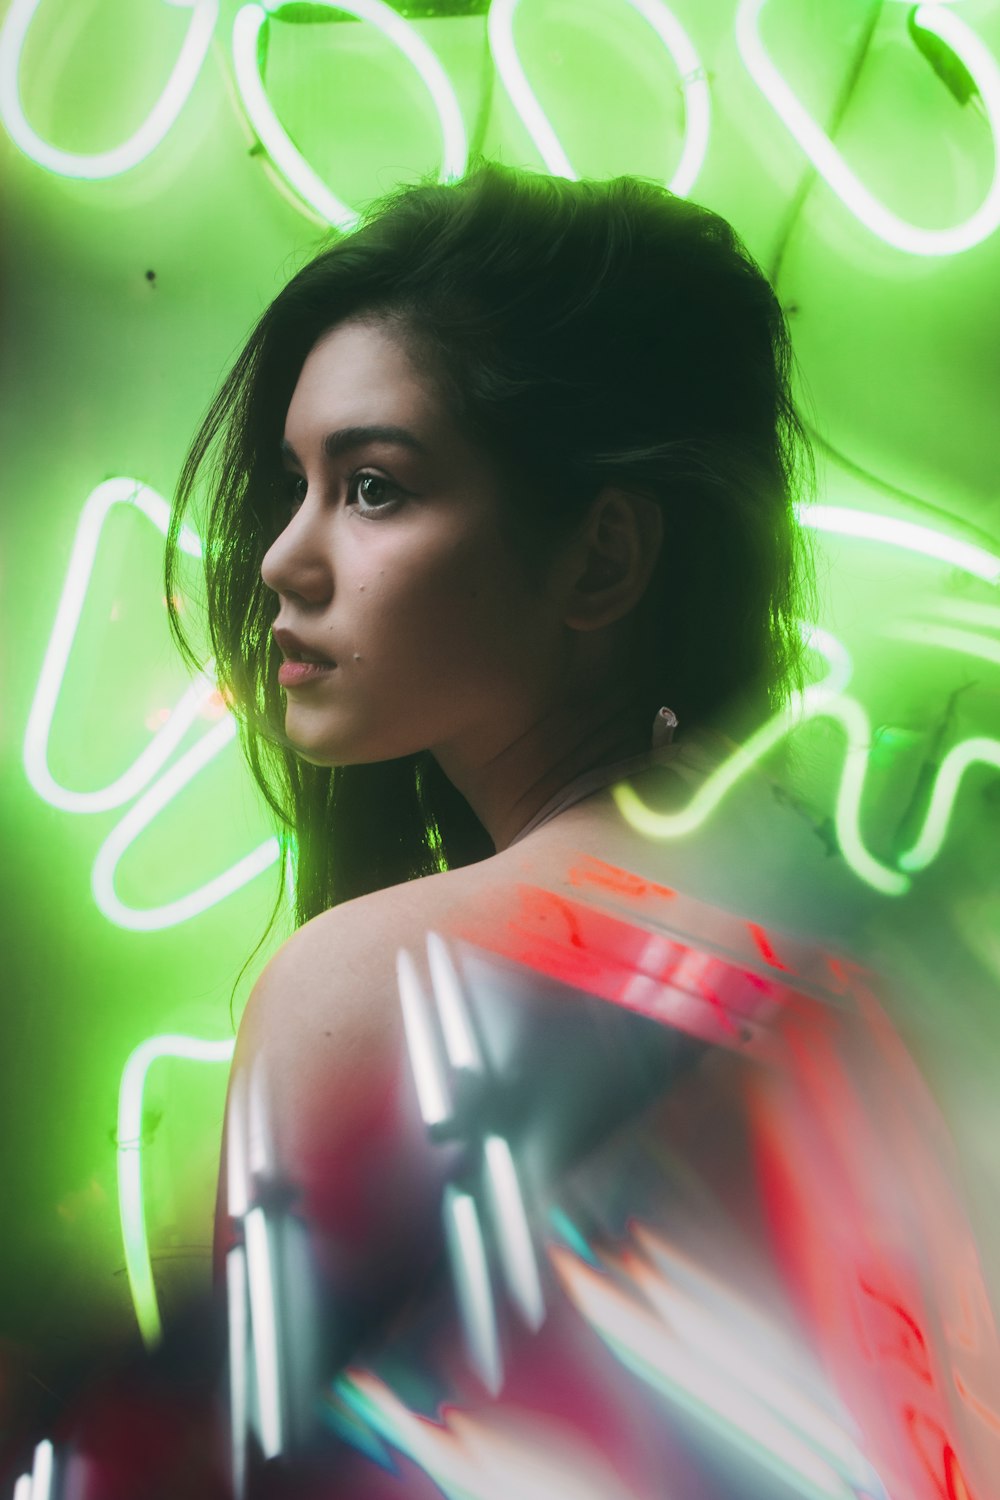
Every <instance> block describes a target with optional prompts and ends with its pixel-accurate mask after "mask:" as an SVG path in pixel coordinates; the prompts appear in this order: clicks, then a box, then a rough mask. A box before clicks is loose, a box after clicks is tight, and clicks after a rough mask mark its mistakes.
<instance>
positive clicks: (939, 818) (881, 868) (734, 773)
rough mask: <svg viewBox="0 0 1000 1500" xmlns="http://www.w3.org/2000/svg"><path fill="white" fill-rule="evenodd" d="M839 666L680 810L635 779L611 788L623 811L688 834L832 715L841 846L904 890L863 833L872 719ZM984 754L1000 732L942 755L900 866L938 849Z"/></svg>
mask: <svg viewBox="0 0 1000 1500" xmlns="http://www.w3.org/2000/svg"><path fill="white" fill-rule="evenodd" d="M887 633H888V634H891V635H895V636H899V637H902V638H908V637H909V636H910V635H911V630H910V627H908V626H907V625H905V624H904V625H900V626H893V627H892V628H891V629H890V631H888V632H887ZM938 636H940V639H938ZM913 638H914V639H920V640H922V641H925V642H930V643H931V644H941V645H946V646H950V647H952V648H953V649H955V650H959V651H966V652H968V651H971V652H972V653H973V654H975V655H980V656H984V657H986V658H987V659H989V660H994V661H1000V646H998V644H997V643H996V642H994V641H987V640H984V639H983V638H982V637H975V636H973V637H972V640H973V641H978V645H970V635H969V633H968V632H965V631H948V630H946V629H945V628H944V627H942V628H941V629H940V631H937V630H935V627H932V626H926V627H923V626H921V627H919V635H916V634H915V635H913ZM831 639H832V638H831ZM811 644H813V645H815V646H817V648H818V649H824V642H823V640H822V639H821V638H819V637H818V635H817V637H815V638H814V639H813V640H812V642H811ZM838 644H839V643H838ZM840 671H842V668H840V667H835V669H834V672H833V673H831V676H830V678H828V679H827V681H825V682H823V683H817V684H814V685H813V686H812V687H809V688H807V689H806V690H805V692H804V693H802V694H801V695H798V696H797V698H796V700H795V701H794V702H793V704H792V705H791V706H790V707H789V708H788V709H785V710H783V711H782V712H781V713H778V714H775V715H774V717H773V718H771V719H770V720H768V722H767V723H766V724H764V725H762V726H761V728H760V729H758V730H757V731H756V733H754V734H753V735H751V736H750V738H749V739H748V740H747V741H746V743H745V744H743V745H741V746H740V747H739V748H738V749H737V750H736V751H734V752H733V754H732V755H731V756H729V758H728V759H727V760H725V761H723V763H722V764H721V765H720V766H719V767H718V768H717V769H716V770H715V771H713V772H712V774H711V776H709V777H708V778H707V779H706V780H705V781H704V782H703V784H702V785H701V787H699V789H698V791H697V792H696V793H695V795H694V796H693V797H692V798H691V801H690V802H689V803H688V805H687V806H686V807H684V808H681V809H680V810H679V811H678V812H673V813H656V812H654V811H653V810H652V809H651V808H650V807H647V805H646V804H645V802H643V800H642V798H641V797H640V796H639V794H638V793H637V792H636V791H635V789H634V788H633V787H631V786H629V784H628V783H627V782H621V783H620V784H619V785H618V786H616V787H614V788H612V795H613V797H614V799H615V804H616V806H617V808H618V811H619V812H620V813H621V815H622V817H623V818H624V819H625V821H626V822H627V823H629V824H630V825H631V827H633V828H635V829H636V830H637V831H638V832H639V833H642V834H645V836H646V837H647V838H654V839H667V838H683V837H684V836H685V835H687V834H689V833H693V832H694V831H695V830H696V829H698V828H700V827H701V826H702V824H703V823H704V822H705V821H706V820H707V819H708V817H709V816H710V814H711V813H713V812H714V811H715V809H716V808H717V807H718V805H719V803H720V802H721V801H722V799H723V797H725V795H726V793H727V792H729V791H730V790H731V789H732V787H733V786H735V784H736V783H737V782H738V781H739V780H740V779H741V778H742V777H743V776H745V775H746V774H747V772H748V771H749V770H750V769H751V768H752V767H753V766H754V765H755V764H756V763H757V762H758V761H759V760H761V759H762V758H763V757H764V756H765V755H767V754H768V752H769V751H770V750H772V749H773V748H774V746H775V745H776V744H777V743H778V742H779V740H781V739H782V738H784V736H785V735H787V734H789V733H790V732H791V731H792V730H793V729H797V728H798V727H799V726H800V725H802V724H804V723H805V722H806V721H807V720H809V719H818V718H825V719H833V720H834V721H835V722H837V723H839V724H840V726H841V728H842V729H843V730H844V734H845V738H846V741H847V750H846V755H845V761H844V770H843V775H842V777H841V782H840V788H839V792H838V795H837V806H836V810H835V815H834V817H835V825H836V831H837V840H838V842H839V844H840V849H841V852H842V854H843V856H844V858H845V860H846V861H847V863H848V864H849V865H850V867H851V868H852V869H853V870H854V872H855V874H856V875H857V876H858V877H859V878H860V879H862V880H865V881H867V883H868V884H869V885H870V886H872V887H873V889H875V890H877V891H880V892H881V893H882V894H883V895H886V896H901V895H904V894H905V893H906V891H908V890H909V888H910V880H909V878H908V877H907V876H906V875H905V874H901V873H899V872H898V871H895V870H891V869H889V868H888V867H887V866H886V865H883V864H882V863H881V862H880V861H879V860H877V859H875V858H874V856H873V855H871V854H870V853H869V852H868V850H867V849H866V848H865V844H864V840H863V839H862V836H861V831H860V826H859V825H860V808H861V797H862V792H863V790H864V782H865V774H866V771H867V766H868V758H869V754H870V751H871V747H872V745H873V743H874V737H873V733H872V727H871V722H870V720H869V718H868V715H867V713H866V712H865V710H864V708H863V707H862V706H861V704H860V703H858V701H857V700H856V699H854V698H850V697H848V696H847V695H846V694H844V693H843V692H842V691H841V689H840V686H839V683H838V685H837V686H836V687H834V686H833V685H832V683H831V678H833V677H834V676H836V675H837V674H838V673H839V672H840ZM980 762H982V763H984V764H987V765H993V766H997V767H998V768H1000V740H997V739H991V738H988V737H986V736H980V737H977V738H973V739H968V740H963V741H962V743H961V744H959V745H955V746H953V748H952V749H951V750H950V751H949V752H948V754H947V755H946V756H945V758H944V760H943V762H942V763H941V766H940V768H939V769H938V774H937V777H936V778H935V782H934V788H933V791H932V794H931V800H930V805H929V807H928V810H927V815H926V818H925V819H924V826H923V828H922V830H921V832H920V835H919V837H918V839H917V841H916V843H915V844H914V845H913V847H912V848H911V849H909V850H908V851H907V852H906V853H905V854H903V855H902V856H901V857H900V859H899V861H898V863H899V865H900V868H901V870H921V869H923V868H924V867H925V866H926V865H928V864H930V862H931V860H932V859H934V858H935V857H936V856H937V854H938V853H939V852H940V850H941V846H942V845H943V843H944V840H945V836H946V834H947V830H948V823H949V821H950V818H951V810H952V807H953V806H954V803H955V798H956V796H957V794H958V788H959V784H960V782H961V779H962V776H963V775H964V773H965V771H966V770H967V769H968V767H969V766H971V765H974V764H978V763H980Z"/></svg>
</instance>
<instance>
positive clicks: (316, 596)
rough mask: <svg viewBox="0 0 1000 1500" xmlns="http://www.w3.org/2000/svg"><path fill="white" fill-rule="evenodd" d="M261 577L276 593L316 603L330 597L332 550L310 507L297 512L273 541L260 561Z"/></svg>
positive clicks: (304, 507) (304, 506) (303, 506)
mask: <svg viewBox="0 0 1000 1500" xmlns="http://www.w3.org/2000/svg"><path fill="white" fill-rule="evenodd" d="M260 576H261V578H262V579H263V581H264V584H265V585H266V587H267V588H269V589H271V590H272V592H273V593H275V594H294V595H296V596H297V597H298V598H300V599H304V600H305V601H307V602H308V603H314V604H322V603H325V601H326V600H327V599H328V598H329V595H330V593H331V592H332V589H333V575H332V570H331V567H330V557H329V548H328V547H326V546H324V541H323V537H322V535H321V529H320V528H319V526H318V518H317V517H316V516H315V514H314V513H313V511H312V509H311V507H309V506H308V504H303V505H302V507H301V508H300V509H299V510H298V511H296V513H295V515H294V516H293V517H292V519H291V520H290V521H289V523H288V525H287V526H286V527H285V529H284V531H282V532H281V534H280V536H278V537H277V538H276V539H275V541H274V542H272V544H271V546H270V547H269V548H268V550H267V552H266V553H265V554H264V559H263V561H262V562H261V565H260Z"/></svg>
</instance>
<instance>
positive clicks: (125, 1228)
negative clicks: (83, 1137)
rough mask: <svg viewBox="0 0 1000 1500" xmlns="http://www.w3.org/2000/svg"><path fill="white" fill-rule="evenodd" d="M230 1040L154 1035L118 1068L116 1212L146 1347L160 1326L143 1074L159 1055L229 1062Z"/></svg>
mask: <svg viewBox="0 0 1000 1500" xmlns="http://www.w3.org/2000/svg"><path fill="white" fill-rule="evenodd" d="M235 1046H236V1043H235V1040H233V1039H229V1040H227V1041H221V1042H206V1041H203V1040H201V1039H200V1038H199V1037H193V1036H173V1035H168V1036H153V1037H149V1038H148V1039H147V1040H146V1041H144V1042H140V1043H139V1046H138V1047H136V1049H135V1051H134V1052H132V1053H131V1054H130V1056H129V1058H128V1061H127V1062H126V1064H125V1067H124V1070H123V1072H122V1081H121V1084H120V1085H119V1089H118V1151H117V1155H118V1217H119V1222H120V1224H121V1231H122V1246H123V1248H124V1251H125V1271H126V1273H127V1275H128V1284H129V1290H130V1291H131V1293H132V1306H133V1307H134V1308H135V1316H136V1320H137V1322H138V1324H139V1331H140V1333H141V1334H142V1339H143V1342H144V1344H145V1345H146V1347H147V1348H148V1349H151V1348H154V1347H155V1346H156V1345H157V1344H158V1343H159V1342H160V1338H161V1335H162V1326H161V1323H160V1309H159V1304H158V1303H157V1299H156V1286H155V1284H154V1281H153V1267H152V1263H151V1261H150V1258H149V1239H148V1236H147V1234H146V1213H145V1209H144V1206H143V1196H142V1192H143V1189H142V1098H143V1093H144V1091H145V1088H146V1077H147V1075H148V1073H149V1070H150V1068H151V1067H152V1065H153V1063H154V1062H155V1061H156V1060H157V1058H158V1057H182V1058H185V1059H187V1060H188V1061H189V1062H206V1063H208V1062H229V1060H230V1059H231V1057H232V1055H233V1049H234V1048H235Z"/></svg>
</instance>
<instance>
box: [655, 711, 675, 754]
mask: <svg viewBox="0 0 1000 1500" xmlns="http://www.w3.org/2000/svg"><path fill="white" fill-rule="evenodd" d="M676 728H677V715H676V714H675V713H674V711H673V709H672V708H660V709H657V711H656V717H655V718H654V720H653V749H654V750H659V749H660V748H661V747H662V746H663V745H669V744H670V742H671V741H672V740H673V737H674V730H675V729H676Z"/></svg>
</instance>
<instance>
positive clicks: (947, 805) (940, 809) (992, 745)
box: [899, 735, 1000, 870]
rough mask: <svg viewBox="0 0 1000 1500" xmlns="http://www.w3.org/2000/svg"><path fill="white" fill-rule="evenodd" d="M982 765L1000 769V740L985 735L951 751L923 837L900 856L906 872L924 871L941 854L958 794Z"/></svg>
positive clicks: (943, 765)
mask: <svg viewBox="0 0 1000 1500" xmlns="http://www.w3.org/2000/svg"><path fill="white" fill-rule="evenodd" d="M979 763H982V764H984V765H988V766H996V767H997V769H998V770H1000V740H995V739H989V738H987V737H986V736H985V735H981V736H978V737H977V738H974V739H969V740H963V741H962V743H961V744H960V745H953V746H952V748H951V749H950V750H949V751H948V754H947V755H946V756H945V758H944V760H943V761H942V762H941V765H940V768H939V770H938V773H937V777H936V779H935V782H934V790H933V792H932V793H931V800H930V806H929V807H928V809H927V816H926V817H925V819H924V826H923V828H922V829H921V830H920V836H919V838H918V839H917V841H916V843H915V844H914V845H913V847H912V849H907V850H906V852H905V853H904V854H901V855H900V857H899V863H900V865H901V866H902V867H903V869H904V870H922V869H923V868H924V866H925V865H929V864H930V862H931V860H932V859H934V858H935V857H936V856H937V854H938V853H939V852H940V849H941V845H942V844H943V843H944V840H945V834H946V833H947V832H948V822H949V820H950V818H951V809H952V806H953V805H954V802H955V798H956V796H957V795H958V787H959V783H960V782H961V780H962V777H963V776H964V774H965V772H966V771H967V770H968V768H969V766H972V765H977V764H979Z"/></svg>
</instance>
